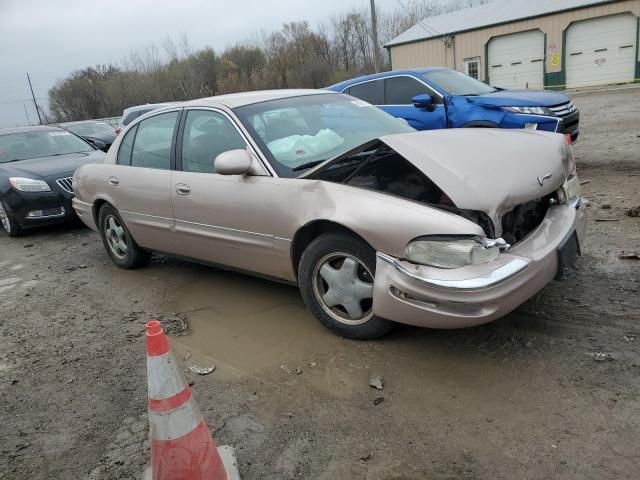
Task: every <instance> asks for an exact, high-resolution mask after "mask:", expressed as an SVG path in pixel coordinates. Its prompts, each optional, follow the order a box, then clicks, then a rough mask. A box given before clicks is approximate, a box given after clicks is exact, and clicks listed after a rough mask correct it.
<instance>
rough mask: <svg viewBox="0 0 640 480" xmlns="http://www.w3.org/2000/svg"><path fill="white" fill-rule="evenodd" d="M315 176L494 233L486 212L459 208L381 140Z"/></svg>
mask: <svg viewBox="0 0 640 480" xmlns="http://www.w3.org/2000/svg"><path fill="white" fill-rule="evenodd" d="M312 177H313V178H318V179H321V180H327V181H330V182H337V183H344V184H345V185H352V186H354V187H360V188H366V189H369V190H376V191H378V192H384V193H388V194H390V195H395V196H398V197H402V198H406V199H408V200H413V201H416V202H419V203H424V204H427V205H429V206H431V207H435V208H439V209H441V210H446V211H448V212H451V213H454V214H456V215H460V216H461V217H464V218H466V219H467V220H470V221H472V222H473V223H475V224H477V225H480V226H481V227H482V229H483V230H484V232H485V234H486V235H487V237H489V238H493V237H494V234H495V229H494V226H493V222H492V221H491V219H490V218H489V216H488V215H487V214H486V213H484V212H480V211H476V210H462V209H459V208H458V207H456V206H455V205H454V203H453V202H452V201H451V199H450V198H449V197H448V196H447V194H446V193H444V192H443V191H442V189H441V188H440V187H438V186H437V185H436V184H435V183H433V182H432V181H431V179H430V178H429V177H427V176H426V175H425V174H424V173H423V172H422V171H420V170H419V169H418V168H416V167H415V166H414V165H413V164H412V163H411V162H409V161H407V160H406V159H405V158H404V157H402V156H401V155H400V154H398V153H397V152H396V151H395V150H393V149H392V148H391V147H389V146H387V145H386V144H385V143H383V142H381V141H375V142H372V143H371V144H368V145H367V146H366V147H365V148H364V149H360V150H358V151H355V152H351V153H350V154H348V155H346V156H345V157H344V158H343V159H341V160H339V161H338V162H336V163H335V164H333V165H332V166H331V167H329V168H328V169H326V170H323V171H321V172H319V173H318V174H316V175H313V176H312Z"/></svg>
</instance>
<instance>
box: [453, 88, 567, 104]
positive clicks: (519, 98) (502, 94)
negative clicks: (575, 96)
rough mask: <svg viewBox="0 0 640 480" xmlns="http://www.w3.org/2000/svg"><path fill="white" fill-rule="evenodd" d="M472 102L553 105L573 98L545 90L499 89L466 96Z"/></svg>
mask: <svg viewBox="0 0 640 480" xmlns="http://www.w3.org/2000/svg"><path fill="white" fill-rule="evenodd" d="M465 98H466V99H467V100H468V101H469V102H470V103H475V104H478V105H491V106H496V107H553V106H556V105H562V104H563V103H567V102H568V101H570V100H571V99H570V98H569V97H568V96H566V95H564V94H563V93H556V92H548V91H543V90H539V91H538V90H499V91H497V92H493V93H486V94H484V95H479V96H477V97H465Z"/></svg>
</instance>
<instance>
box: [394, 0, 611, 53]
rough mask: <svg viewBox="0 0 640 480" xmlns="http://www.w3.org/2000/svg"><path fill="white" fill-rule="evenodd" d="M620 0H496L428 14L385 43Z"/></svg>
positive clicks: (412, 39)
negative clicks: (461, 8)
mask: <svg viewBox="0 0 640 480" xmlns="http://www.w3.org/2000/svg"><path fill="white" fill-rule="evenodd" d="M613 1H616V0H494V1H492V2H489V3H487V4H485V5H479V6H477V7H472V8H465V9H463V10H457V11H455V12H451V13H447V14H444V15H438V16H435V17H427V18H425V19H424V20H422V21H421V22H419V23H418V24H416V25H414V26H413V27H411V28H410V29H409V30H407V31H406V32H404V33H401V34H400V35H398V36H397V37H396V38H394V39H392V40H390V41H389V42H387V43H386V44H385V47H392V46H396V45H402V44H403V43H412V42H416V41H419V40H428V39H430V38H435V37H440V36H443V35H449V34H452V33H459V32H464V31H467V30H477V29H479V28H485V27H490V26H492V25H499V24H502V23H510V22H515V21H518V20H524V19H526V18H532V17H540V16H544V15H551V14H554V13H559V12H564V11H567V10H575V9H578V8H584V7H590V6H592V5H598V4H601V3H611V2H613Z"/></svg>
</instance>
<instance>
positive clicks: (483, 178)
mask: <svg viewBox="0 0 640 480" xmlns="http://www.w3.org/2000/svg"><path fill="white" fill-rule="evenodd" d="M380 141H382V142H384V143H385V144H387V145H388V146H389V147H391V148H392V149H394V150H395V151H396V152H397V153H398V154H400V155H402V157H404V158H405V159H406V160H407V161H409V162H411V163H412V164H413V165H414V166H415V167H416V168H418V169H419V170H421V171H422V172H423V173H424V174H425V175H426V176H427V177H429V178H430V179H431V180H432V181H433V182H434V183H435V184H436V185H438V187H440V189H441V190H442V191H443V192H444V193H446V194H447V196H448V197H449V198H450V199H451V201H453V203H454V204H455V205H456V206H457V207H458V208H461V209H465V210H478V211H481V212H485V213H486V214H487V215H489V216H490V217H491V218H492V220H494V222H496V223H495V224H499V223H500V222H499V219H500V216H501V215H502V214H504V213H506V212H509V211H510V210H512V209H513V208H514V207H516V206H517V205H520V204H522V203H526V202H529V201H532V200H537V199H539V198H542V197H544V196H546V195H549V194H550V193H552V192H554V191H555V190H557V189H558V188H559V187H560V186H561V185H562V184H563V183H564V180H565V179H566V177H567V175H568V173H569V171H570V168H571V166H570V165H569V163H570V159H571V150H570V147H569V146H568V145H567V143H566V139H565V137H564V136H562V135H558V134H556V133H548V132H535V131H524V130H501V129H492V128H488V129H482V128H469V129H450V130H431V131H422V132H414V133H400V134H395V135H387V136H383V137H380ZM373 143H375V140H373V141H371V142H367V143H366V144H363V146H362V147H360V148H367V146H369V145H371V144H373ZM360 148H358V149H354V150H359V149H360ZM345 155H348V153H347V154H345ZM342 158H344V155H341V156H338V157H335V158H333V159H331V160H328V161H326V162H324V163H323V164H321V165H319V166H318V167H315V168H314V169H312V170H310V171H309V172H306V173H305V174H304V175H302V176H301V178H305V177H306V178H313V177H316V176H317V175H318V174H319V173H321V172H322V171H324V170H326V169H328V168H329V167H330V166H331V165H333V164H334V163H336V162H339V161H340V160H341V159H342ZM541 183H542V185H541Z"/></svg>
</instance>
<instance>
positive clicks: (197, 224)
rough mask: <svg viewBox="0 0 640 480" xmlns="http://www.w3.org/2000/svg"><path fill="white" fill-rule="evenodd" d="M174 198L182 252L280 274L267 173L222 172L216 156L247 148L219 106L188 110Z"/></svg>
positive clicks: (273, 181)
mask: <svg viewBox="0 0 640 480" xmlns="http://www.w3.org/2000/svg"><path fill="white" fill-rule="evenodd" d="M180 130H181V132H180V137H179V141H178V145H177V158H178V161H177V168H176V171H175V172H174V175H173V180H172V186H171V196H172V198H173V205H174V210H175V222H176V223H175V230H176V234H177V235H178V236H179V238H180V242H179V245H178V247H177V248H178V252H177V253H179V254H181V255H184V256H187V257H192V258H196V259H199V260H205V261H208V262H213V263H218V264H223V265H228V266H232V267H236V268H240V269H243V270H249V271H254V272H260V273H264V274H267V275H273V276H282V274H283V272H281V271H280V270H279V267H278V265H281V264H282V261H281V260H278V261H275V259H274V256H275V251H274V235H273V224H274V222H273V215H275V214H277V213H276V212H274V211H273V208H272V205H271V201H270V198H271V197H272V195H271V194H270V192H272V191H273V188H278V186H277V182H278V179H275V178H272V177H270V176H269V175H267V174H266V172H265V174H264V175H232V176H229V175H220V174H218V173H216V171H215V165H214V159H215V158H216V157H217V156H218V155H220V154H221V153H223V152H226V151H229V150H236V149H246V148H247V141H246V139H245V137H244V135H243V133H242V132H241V131H240V130H239V128H238V127H237V126H236V124H235V122H234V120H233V119H232V118H231V117H230V116H229V115H227V114H226V113H225V112H223V111H221V110H216V109H191V110H186V111H185V118H184V121H183V125H182V127H181V129H180Z"/></svg>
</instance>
